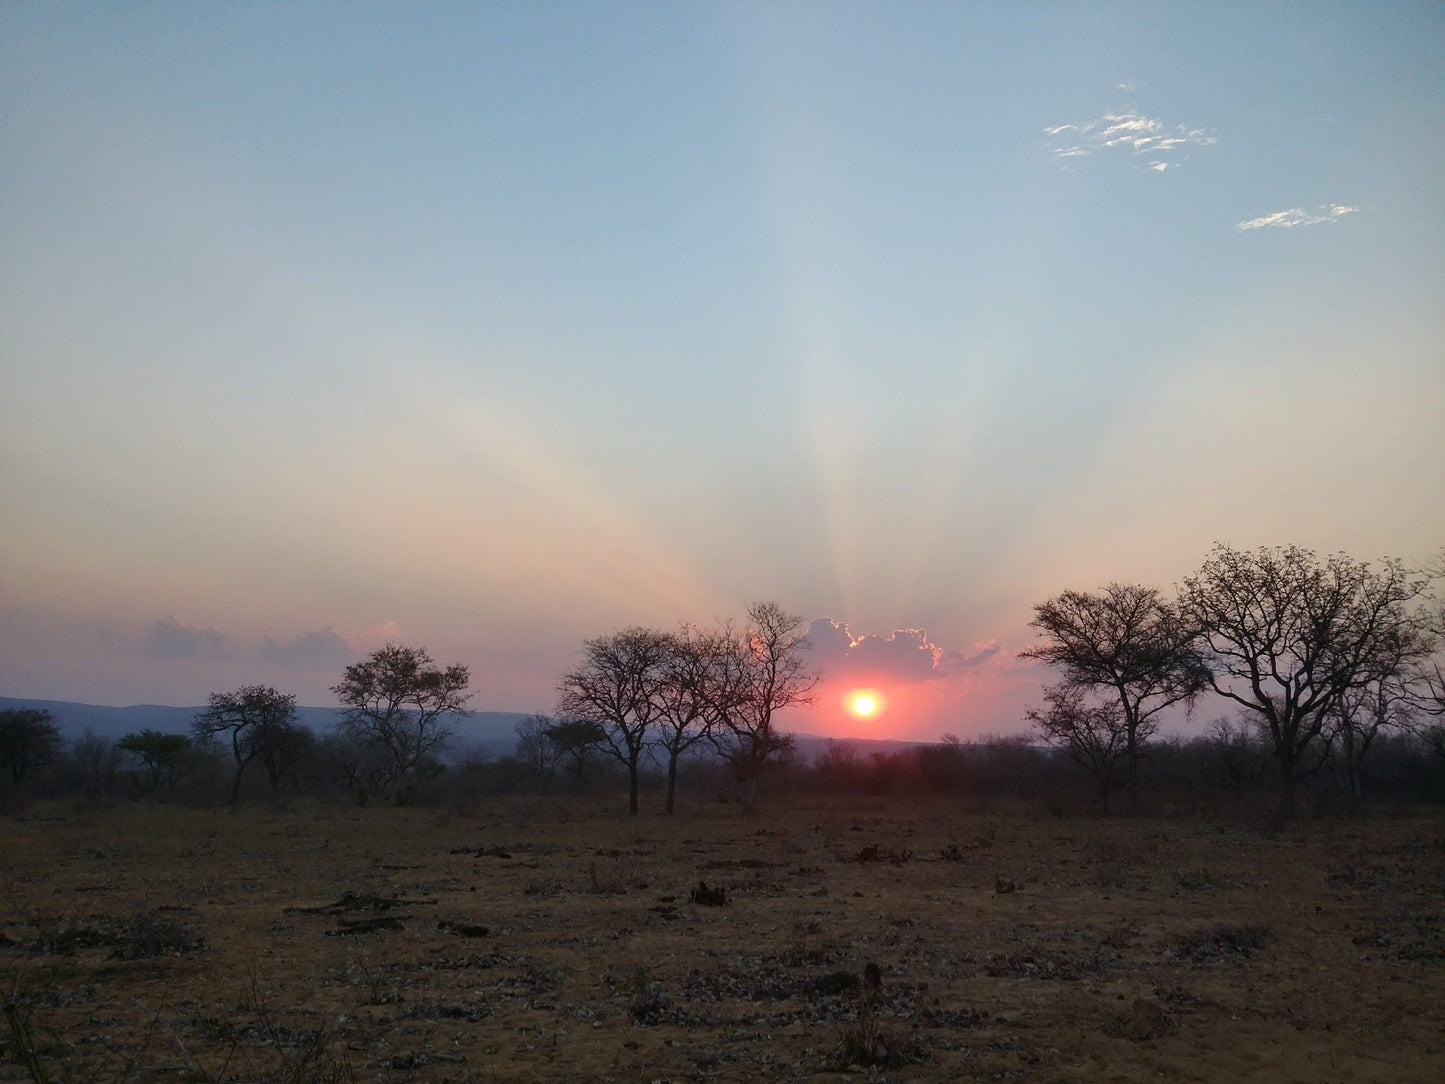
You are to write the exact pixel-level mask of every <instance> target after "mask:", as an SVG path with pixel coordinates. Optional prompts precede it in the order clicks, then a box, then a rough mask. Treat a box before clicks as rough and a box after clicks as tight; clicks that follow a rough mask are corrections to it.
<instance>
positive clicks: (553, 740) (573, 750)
mask: <svg viewBox="0 0 1445 1084" xmlns="http://www.w3.org/2000/svg"><path fill="white" fill-rule="evenodd" d="M546 737H547V742H548V744H549V745H551V746H552V748H553V749H554V750H555V751H556V757H557V759H558V760H559V761H561V760H568V761H570V762H571V774H572V786H573V787H574V788H576V789H577V790H581V789H582V787H583V786H584V785H585V784H586V782H587V772H588V769H590V768H591V767H592V765H593V764H595V763H596V761H597V750H598V749H600V748H601V747H602V743H603V741H604V740H605V739H606V737H607V735H606V732H604V731H603V729H602V728H601V727H600V726H598V725H597V724H596V723H593V722H588V721H587V720H585V719H557V720H555V721H553V723H552V724H551V725H550V726H548V727H547V732H546Z"/></svg>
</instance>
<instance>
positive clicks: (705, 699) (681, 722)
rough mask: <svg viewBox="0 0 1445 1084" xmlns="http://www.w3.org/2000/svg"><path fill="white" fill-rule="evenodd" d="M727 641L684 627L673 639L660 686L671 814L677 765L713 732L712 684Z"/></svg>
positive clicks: (660, 741)
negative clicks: (688, 752) (711, 709)
mask: <svg viewBox="0 0 1445 1084" xmlns="http://www.w3.org/2000/svg"><path fill="white" fill-rule="evenodd" d="M726 650H727V641H726V640H725V639H723V638H722V637H719V636H717V635H709V634H706V633H703V632H701V631H699V630H697V629H694V628H690V627H686V626H684V628H683V629H682V631H681V632H679V633H678V634H677V635H675V636H672V637H670V638H669V643H668V655H667V660H666V661H665V662H664V663H663V673H662V680H661V681H660V682H659V683H658V686H657V704H656V709H657V712H656V714H657V722H658V732H659V737H658V739H657V744H658V745H659V746H660V747H661V748H662V749H663V750H665V751H666V753H667V812H668V813H672V812H673V809H674V805H675V795H676V792H677V762H678V760H680V759H681V758H682V756H683V755H684V754H685V753H686V752H687V751H688V750H689V749H691V748H692V747H693V746H694V745H696V744H698V743H699V742H702V741H705V740H707V738H708V737H709V735H710V734H711V732H712V725H711V723H712V720H711V713H710V711H709V707H710V704H711V700H710V696H711V689H710V683H711V681H712V679H713V676H714V674H715V672H716V668H717V664H718V660H719V658H720V657H721V655H722V654H723V653H725V652H726Z"/></svg>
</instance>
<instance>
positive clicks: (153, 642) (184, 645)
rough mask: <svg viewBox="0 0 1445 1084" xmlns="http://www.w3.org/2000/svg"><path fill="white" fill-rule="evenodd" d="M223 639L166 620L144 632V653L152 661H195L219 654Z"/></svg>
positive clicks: (205, 631)
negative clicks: (203, 656)
mask: <svg viewBox="0 0 1445 1084" xmlns="http://www.w3.org/2000/svg"><path fill="white" fill-rule="evenodd" d="M226 639H227V638H226V636H225V634H224V633H220V632H217V631H216V630H215V629H203V628H197V627H196V626H195V625H184V624H182V623H181V622H179V621H177V620H176V619H175V618H174V617H167V618H165V619H164V620H161V621H157V622H155V623H154V624H153V625H151V626H150V628H148V629H146V632H145V649H146V654H147V655H149V656H150V657H151V658H153V659H161V660H166V661H169V660H172V659H195V658H199V657H201V656H202V655H207V656H215V655H219V654H221V653H222V651H223V650H224V648H225V646H226Z"/></svg>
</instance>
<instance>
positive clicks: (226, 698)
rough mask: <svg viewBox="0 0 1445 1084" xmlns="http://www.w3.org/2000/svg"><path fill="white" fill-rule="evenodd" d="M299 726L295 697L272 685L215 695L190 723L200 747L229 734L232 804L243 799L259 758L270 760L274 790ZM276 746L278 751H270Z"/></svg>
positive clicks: (256, 686)
mask: <svg viewBox="0 0 1445 1084" xmlns="http://www.w3.org/2000/svg"><path fill="white" fill-rule="evenodd" d="M295 726H296V697H294V696H291V695H287V694H285V693H279V692H277V691H276V690H275V689H273V688H272V687H271V686H269V685H244V686H242V687H241V688H239V689H237V690H236V691H235V692H230V693H212V694H211V696H210V706H209V707H208V708H207V709H206V710H205V711H203V712H201V713H200V714H199V715H197V716H196V717H195V719H194V720H192V722H191V734H192V735H193V736H194V738H195V740H196V742H197V744H205V743H207V742H210V741H214V740H216V739H219V738H221V737H222V735H226V736H227V737H229V740H230V745H231V756H232V758H233V759H234V760H235V761H236V775H235V778H234V780H233V781H232V783H231V802H232V803H233V804H234V803H235V802H236V800H237V799H239V798H240V796H241V779H242V777H243V776H244V775H245V774H246V768H247V766H248V765H249V764H250V763H251V761H253V760H255V759H256V758H257V757H258V756H261V757H263V758H265V759H266V760H267V766H268V773H267V774H268V775H269V776H270V778H271V785H272V786H273V787H274V786H275V785H276V784H277V783H278V782H279V775H280V771H279V765H280V763H281V760H282V758H283V756H284V752H283V748H282V747H283V746H284V745H286V744H287V743H288V742H290V741H291V737H290V735H289V733H288V732H289V731H291V730H294V729H295ZM272 746H275V747H276V748H270V747H272Z"/></svg>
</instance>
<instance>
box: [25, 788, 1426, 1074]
mask: <svg viewBox="0 0 1445 1084" xmlns="http://www.w3.org/2000/svg"><path fill="white" fill-rule="evenodd" d="M615 805H616V803H615V802H612V801H609V802H606V803H605V804H604V802H603V800H602V799H600V798H598V799H586V800H582V799H566V798H528V799H499V800H496V801H494V802H483V803H482V804H480V805H479V806H477V807H476V808H475V809H473V810H470V811H467V812H458V811H455V810H448V811H442V810H438V809H431V808H422V809H399V808H386V807H378V806H370V807H365V808H362V807H348V806H344V805H339V804H324V803H319V802H313V801H301V800H297V801H293V802H290V803H289V804H285V805H281V806H266V805H250V806H241V807H239V808H234V809H233V808H220V809H214V810H197V809H187V808H178V807H171V806H160V805H119V806H117V807H115V808H112V809H106V810H98V811H88V812H78V811H75V810H73V809H71V808H69V807H61V806H35V807H31V809H30V810H29V811H28V812H27V813H26V815H25V816H24V817H23V818H16V817H11V818H9V819H6V820H3V821H0V871H3V877H0V968H3V975H0V977H3V982H4V993H5V994H6V996H7V997H8V998H9V999H10V1010H9V1012H8V1014H7V1016H8V1017H9V1021H8V1026H0V1035H3V1041H4V1047H3V1051H0V1080H6V1081H12V1080H31V1079H33V1078H34V1077H35V1074H36V1073H42V1074H44V1073H48V1074H49V1079H51V1080H52V1081H55V1082H65V1084H78V1082H83V1081H107V1082H108V1081H121V1080H134V1081H147V1080H162V1079H164V1080H169V1081H177V1080H180V1081H185V1080H191V1081H201V1080H214V1081H222V1080H258V1081H259V1080H267V1081H295V1082H297V1084H300V1082H302V1081H337V1080H352V1079H354V1080H358V1081H370V1080H377V1081H395V1082H402V1081H438V1082H439V1081H451V1082H456V1084H460V1082H463V1081H488V1080H516V1079H528V1080H549V1081H609V1080H611V1081H639V1080H641V1081H684V1080H710V1081H714V1080H715V1081H733V1080H736V1081H744V1080H746V1081H756V1080H774V1079H776V1080H817V1081H824V1080H843V1079H877V1080H882V1079H887V1080H900V1081H926V1080H1038V1081H1142V1080H1168V1081H1240V1080H1268V1081H1271V1082H1278V1084H1284V1082H1290V1081H1301V1082H1304V1081H1309V1082H1322V1081H1325V1082H1328V1081H1381V1082H1385V1081H1389V1082H1391V1084H1398V1082H1403V1081H1428V1082H1431V1084H1439V1082H1440V1081H1441V1080H1442V1079H1445V819H1442V818H1441V817H1440V816H1438V815H1432V816H1425V815H1421V816H1398V817H1390V818H1386V817H1380V816H1375V817H1365V818H1361V819H1357V820H1353V821H1314V822H1309V823H1303V824H1297V825H1292V826H1288V827H1285V828H1283V829H1272V828H1269V827H1268V826H1266V825H1264V824H1258V823H1251V822H1247V821H1246V822H1237V821H1231V820H1228V819H1224V820H1219V821H1213V820H1209V819H1197V818H1194V817H1183V818H1170V819H1160V818H1144V819H1131V818H1111V819H1103V818H1097V819H1095V818H1063V819H1060V818H1053V817H1049V816H1047V815H1044V814H1039V815H1030V814H1026V813H993V814H989V813H977V812H971V813H963V812H960V811H959V806H958V804H957V803H956V802H949V801H947V800H943V799H940V800H937V801H932V802H916V803H915V802H899V801H894V800H884V799H876V800H872V799H867V800H865V799H852V800H847V801H843V800H837V799H828V800H823V799H816V800H809V799H806V798H795V799H776V800H772V801H771V802H770V803H769V804H765V805H764V807H763V808H762V809H760V810H759V811H758V812H757V813H756V814H755V815H752V816H745V815H743V814H742V813H741V812H740V810H739V809H738V808H737V807H736V806H733V805H725V804H714V805H702V804H698V803H694V804H692V805H690V806H689V807H688V808H687V809H686V810H684V811H683V812H680V813H679V814H678V815H677V816H675V817H671V818H669V817H664V816H662V815H661V814H659V813H653V812H648V811H644V814H643V815H642V816H641V817H638V818H631V819H629V818H627V817H625V816H621V815H618V814H617V813H616V812H615ZM700 881H701V882H706V887H707V889H708V891H707V892H701V891H699V890H700V885H699V882H700ZM718 890H721V893H722V896H723V898H725V899H726V901H727V902H726V903H717V902H712V903H708V902H698V901H695V900H694V899H693V898H691V897H692V895H697V896H698V897H699V899H700V900H703V901H706V900H710V899H711V900H714V901H715V900H716V899H717V898H718V897H717V895H716V893H717V892H718ZM397 901H400V902H397ZM870 963H871V964H874V965H876V971H874V970H873V969H870V968H868V966H867V965H868V964H870ZM875 982H876V987H875V985H874V983H875ZM27 1058H28V1059H31V1060H30V1062H29V1063H27V1060H26V1059H27ZM32 1066H33V1067H32Z"/></svg>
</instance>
